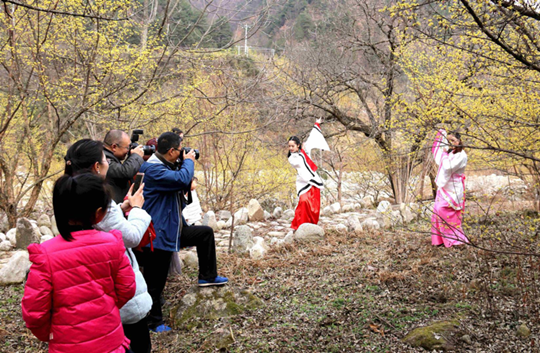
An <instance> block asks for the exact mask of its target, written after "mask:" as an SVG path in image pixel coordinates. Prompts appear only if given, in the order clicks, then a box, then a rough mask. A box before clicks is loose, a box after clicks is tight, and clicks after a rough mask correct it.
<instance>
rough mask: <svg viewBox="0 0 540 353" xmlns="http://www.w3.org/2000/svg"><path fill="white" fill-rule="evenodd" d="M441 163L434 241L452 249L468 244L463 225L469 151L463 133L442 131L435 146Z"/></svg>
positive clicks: (435, 155) (432, 226)
mask: <svg viewBox="0 0 540 353" xmlns="http://www.w3.org/2000/svg"><path fill="white" fill-rule="evenodd" d="M431 151H432V153H433V157H434V158H435V162H436V163H437V164H438V166H439V170H438V171H437V178H435V183H436V184H437V186H438V189H437V197H436V198H435V204H434V205H433V215H432V216H431V243H432V244H433V245H436V246H439V245H444V246H445V247H447V248H449V247H451V246H453V245H460V244H463V243H468V242H469V240H468V239H467V237H466V236H465V234H464V233H463V228H462V224H461V220H462V217H463V216H462V212H463V209H464V207H465V166H466V165H467V154H466V153H465V151H463V143H462V141H461V135H460V134H459V133H457V132H451V133H449V134H447V133H446V131H445V130H439V132H438V133H437V136H436V137H435V141H434V142H433V147H432V150H431Z"/></svg>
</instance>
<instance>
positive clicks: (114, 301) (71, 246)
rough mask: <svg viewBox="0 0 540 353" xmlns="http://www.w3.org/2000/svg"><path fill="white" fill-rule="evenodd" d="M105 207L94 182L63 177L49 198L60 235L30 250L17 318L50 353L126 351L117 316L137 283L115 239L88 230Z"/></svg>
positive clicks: (105, 194) (105, 197)
mask: <svg viewBox="0 0 540 353" xmlns="http://www.w3.org/2000/svg"><path fill="white" fill-rule="evenodd" d="M110 200H111V196H110V192H109V191H108V189H107V186H106V184H105V182H104V180H103V179H102V178H100V177H99V176H96V175H93V174H82V175H79V176H76V177H71V176H68V175H64V176H63V177H61V178H60V179H58V181H57V182H56V184H55V186H54V192H53V207H54V213H55V215H56V221H57V225H58V230H59V231H60V235H61V236H57V237H55V238H53V239H51V240H49V241H46V242H44V243H42V244H31V245H30V246H29V247H28V252H29V254H30V261H32V263H33V264H32V267H31V268H30V273H29V275H28V281H27V283H26V287H25V290H24V297H23V300H22V312H23V319H24V321H25V322H26V326H27V327H28V328H29V329H30V330H31V331H32V333H33V334H34V335H36V337H37V338H39V339H40V340H41V341H46V342H49V352H59V353H60V352H61V353H64V352H66V353H67V352H69V353H71V352H115V353H116V352H119V353H124V352H129V350H128V347H129V340H128V339H127V338H126V337H125V336H124V331H123V329H122V322H121V321H120V311H119V309H120V308H121V307H122V306H123V305H124V304H125V303H126V302H127V301H128V300H129V299H131V297H133V295H134V294H135V276H134V274H133V270H132V268H131V265H130V263H129V260H128V258H127V257H126V256H125V254H124V253H125V248H124V243H123V240H122V235H121V233H120V232H118V231H114V230H113V231H111V232H101V231H98V230H94V229H93V228H92V225H93V224H96V223H99V221H100V220H101V219H103V217H104V216H105V213H106V212H107V207H108V205H109V203H110Z"/></svg>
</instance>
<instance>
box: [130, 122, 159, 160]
mask: <svg viewBox="0 0 540 353" xmlns="http://www.w3.org/2000/svg"><path fill="white" fill-rule="evenodd" d="M142 134H144V130H143V129H135V130H133V131H132V132H131V144H130V145H129V151H130V153H131V150H132V149H133V148H136V147H138V146H139V144H138V143H137V141H139V136H140V135H142ZM143 151H144V155H145V156H150V155H152V154H154V153H155V152H156V146H143Z"/></svg>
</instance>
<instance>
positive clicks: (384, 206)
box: [377, 201, 392, 213]
mask: <svg viewBox="0 0 540 353" xmlns="http://www.w3.org/2000/svg"><path fill="white" fill-rule="evenodd" d="M391 206H392V205H391V204H390V202H388V201H381V202H380V203H379V206H377V212H379V213H386V212H388V211H389V210H390V211H391V210H392V208H391Z"/></svg>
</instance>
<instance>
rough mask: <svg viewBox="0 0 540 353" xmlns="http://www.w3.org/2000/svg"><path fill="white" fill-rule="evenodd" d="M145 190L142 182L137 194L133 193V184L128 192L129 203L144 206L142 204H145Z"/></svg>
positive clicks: (133, 205) (132, 205) (134, 205)
mask: <svg viewBox="0 0 540 353" xmlns="http://www.w3.org/2000/svg"><path fill="white" fill-rule="evenodd" d="M143 191H144V183H142V184H141V186H140V187H139V190H137V192H135V194H133V195H131V193H132V192H133V184H132V185H131V187H130V188H129V191H128V194H127V197H128V200H129V204H130V206H131V207H139V208H142V206H143V205H144V196H143Z"/></svg>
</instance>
